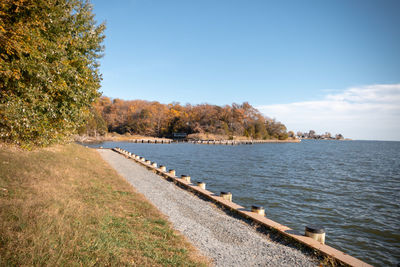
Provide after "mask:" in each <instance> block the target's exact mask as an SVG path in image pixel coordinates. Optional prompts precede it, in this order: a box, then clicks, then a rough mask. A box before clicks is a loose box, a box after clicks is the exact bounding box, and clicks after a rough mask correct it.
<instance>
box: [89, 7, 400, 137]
mask: <svg viewBox="0 0 400 267" xmlns="http://www.w3.org/2000/svg"><path fill="white" fill-rule="evenodd" d="M92 3H93V5H94V12H95V14H96V20H97V21H98V22H102V21H106V24H107V30H106V36H107V37H106V40H105V47H106V50H105V56H104V58H103V59H102V60H101V72H102V73H103V82H102V88H101V91H102V92H103V94H104V95H106V96H110V97H113V98H123V99H144V100H149V101H159V102H161V103H170V102H173V101H176V102H180V103H182V104H185V103H191V104H199V103H210V104H217V105H225V104H231V103H233V102H236V103H242V102H244V101H248V102H249V103H250V104H252V105H253V106H256V107H258V108H259V109H260V110H261V111H262V112H263V113H264V114H265V115H267V116H269V117H273V118H276V119H277V120H279V121H282V122H283V123H284V124H286V125H287V127H288V128H289V129H290V130H294V131H298V130H300V131H308V130H309V129H314V130H316V131H317V132H324V131H330V132H332V133H338V132H340V133H342V134H343V135H345V136H347V137H351V138H355V139H378V140H400V126H397V124H399V125H400V99H399V96H400V85H399V84H400V16H399V11H400V1H386V0H385V1H378V0H376V1H367V0H362V1H344V0H343V1H339V0H337V1H316V0H315V1H266V0H265V1H255V0H253V1H245V0H242V1H239V0H229V1H224V0H219V1H208V0H198V1H194V0H193V1H191V0H181V1H172V0H171V1H161V0H159V1H151V0H142V1H133V0H131V1H122V0H121V1H106V0H93V1H92ZM388 86H389V87H388ZM388 88H389V89H388ZM372 91H373V92H374V94H375V95H376V96H377V98H376V99H375V100H373V102H374V105H372V104H371V99H370V98H368V97H364V96H365V95H367V94H371V92H372ZM354 94H357V96H358V97H357V101H367V102H357V101H355V100H354ZM388 94H390V96H389V97H388ZM349 95H350V96H352V97H350V98H349ZM392 95H393V96H392ZM366 99H369V100H366ZM388 99H389V100H390V101H389V102H390V103H388V102H387V100H388ZM378 100H379V103H380V104H379V106H376V105H375V104H376V103H375V102H376V101H378ZM332 101H333V102H332ZM338 101H339V102H338ZM368 101H369V102H368ZM393 101H394V102H393ZM338 103H339V104H338ZM340 103H342V104H343V103H344V105H342V104H340ZM325 105H328V106H329V107H330V109H329V110H330V111H329V110H328V109H326V106H325ZM360 105H362V106H363V107H364V106H365V105H368V109H367V108H366V107H364V108H363V109H357V108H356V109H355V107H359V106H360ZM396 106H398V107H399V108H396ZM335 107H337V108H339V107H340V109H335ZM283 110H284V112H283ZM366 110H368V112H367V111H366ZM322 111H323V112H325V113H323V112H322ZM328 111H329V112H331V113H330V114H326V112H328ZM355 112H356V113H357V114H358V113H360V114H359V116H361V117H362V119H360V118H359V117H357V119H356V118H353V119H354V120H357V121H358V122H360V123H359V124H357V123H343V118H347V120H348V118H349V116H346V115H354V113H355ZM371 112H372V113H371ZM301 113H304V114H301ZM322 113H323V114H326V118H327V117H329V118H330V119H329V120H328V119H322V118H321V116H319V119H318V118H316V117H317V116H310V114H322ZM335 113H336V116H335ZM337 113H340V114H341V115H340V116H337ZM377 113H378V114H381V116H375V115H376V114H377ZM388 113H390V114H388ZM290 114H296V116H292V117H291V116H290ZM371 114H374V117H373V118H374V120H377V121H376V123H379V122H380V123H381V124H380V125H379V126H380V127H384V128H382V129H379V130H374V131H373V132H372V131H371V127H370V126H369V125H370V124H371V121H370V120H369V119H368V117H369V116H370V115H371ZM328 115H329V116H328ZM294 117H296V119H295V118H294ZM361 121H363V123H361ZM355 122H356V121H355ZM383 122H384V123H383ZM372 123H373V122H372ZM388 131H389V133H388Z"/></svg>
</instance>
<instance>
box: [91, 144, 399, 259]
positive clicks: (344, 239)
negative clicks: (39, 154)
mask: <svg viewBox="0 0 400 267" xmlns="http://www.w3.org/2000/svg"><path fill="white" fill-rule="evenodd" d="M100 145H102V146H103V147H116V146H118V147H121V148H124V149H126V150H128V151H130V152H132V153H135V154H138V155H140V156H143V157H145V158H146V159H150V160H152V161H155V162H157V163H158V164H159V165H160V164H162V165H166V166H167V169H175V170H176V172H177V175H181V174H187V175H189V176H191V177H192V181H203V182H205V183H206V184H207V189H208V190H210V191H212V192H215V193H219V192H220V191H230V192H232V194H233V201H234V202H236V203H238V204H240V205H242V206H244V207H247V208H250V207H251V205H254V204H256V205H261V206H263V207H264V208H265V211H266V215H267V217H268V218H270V219H272V220H274V221H277V222H279V223H281V224H284V225H287V226H289V227H291V228H293V229H295V230H298V231H301V232H304V227H305V225H307V224H320V225H323V226H324V227H325V229H326V232H327V234H326V239H327V240H326V244H327V245H330V246H332V247H335V248H337V249H339V250H341V251H344V252H346V253H348V254H350V255H352V256H354V257H357V258H359V259H361V260H363V261H365V262H368V263H370V264H373V265H376V266H396V265H397V264H398V263H399V262H400V233H399V230H400V215H399V210H400V142H379V141H314V140H303V141H302V142H301V143H299V144H296V143H294V144H291V143H288V144H258V145H240V146H223V145H195V144H182V143H181V144H169V145H166V144H134V143H126V142H106V143H102V144H100ZM93 146H96V145H93Z"/></svg>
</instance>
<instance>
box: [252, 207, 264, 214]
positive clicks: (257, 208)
mask: <svg viewBox="0 0 400 267" xmlns="http://www.w3.org/2000/svg"><path fill="white" fill-rule="evenodd" d="M251 212H255V213H257V214H259V215H261V216H265V209H264V208H263V207H261V206H256V205H253V206H251Z"/></svg>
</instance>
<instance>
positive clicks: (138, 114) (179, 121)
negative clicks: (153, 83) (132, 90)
mask: <svg viewBox="0 0 400 267" xmlns="http://www.w3.org/2000/svg"><path fill="white" fill-rule="evenodd" d="M95 109H96V111H97V112H99V114H101V115H102V117H103V119H104V120H105V121H106V123H107V126H108V130H109V132H117V133H120V134H124V133H130V134H141V135H148V136H157V137H170V136H171V135H172V134H173V133H176V132H183V133H187V134H193V133H210V134H217V135H225V136H227V137H231V138H233V136H247V137H249V138H257V139H286V138H287V132H286V127H285V125H283V124H281V123H280V122H276V121H275V120H271V119H269V118H267V117H265V116H263V115H262V114H261V113H260V112H259V111H258V110H257V109H255V108H254V107H253V106H251V105H250V104H249V103H247V102H244V103H243V104H236V103H233V104H232V105H231V106H230V105H226V106H224V107H220V106H216V105H210V104H200V105H194V106H192V105H190V104H187V105H185V106H182V105H180V104H179V103H176V102H174V103H170V104H167V105H165V104H161V103H159V102H149V101H144V100H131V101H125V100H121V99H114V100H111V99H110V98H108V97H101V98H100V100H99V101H98V102H97V103H96V104H95Z"/></svg>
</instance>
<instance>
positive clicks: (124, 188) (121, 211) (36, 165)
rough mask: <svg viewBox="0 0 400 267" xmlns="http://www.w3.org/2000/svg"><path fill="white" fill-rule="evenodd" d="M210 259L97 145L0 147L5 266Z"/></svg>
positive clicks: (0, 257)
mask: <svg viewBox="0 0 400 267" xmlns="http://www.w3.org/2000/svg"><path fill="white" fill-rule="evenodd" d="M207 264H209V262H208V261H207V260H206V259H205V258H203V257H201V256H199V255H198V254H197V252H196V251H195V249H194V248H193V247H192V246H191V245H190V244H188V242H186V241H185V240H184V238H183V237H182V236H181V235H179V234H177V233H176V232H174V231H173V230H172V228H171V225H170V224H169V222H167V221H166V220H165V218H163V216H162V214H160V213H159V212H158V210H157V209H156V208H154V207H153V206H152V205H151V204H149V202H147V201H146V199H145V198H144V197H143V196H142V195H140V194H138V193H137V192H135V190H134V188H133V187H132V186H130V185H129V184H128V183H127V182H126V181H125V180H124V179H123V178H121V177H120V176H118V175H117V173H116V172H115V171H114V170H113V169H111V168H110V167H109V166H108V165H107V164H106V163H105V162H104V161H103V160H102V159H101V158H100V156H99V155H98V154H97V153H96V152H95V151H93V150H90V149H87V148H84V147H81V146H78V145H65V146H54V147H51V148H47V149H37V150H35V151H21V150H19V149H16V148H14V147H10V146H5V145H2V146H0V265H1V266H5V265H6V266H8V265H12V266H15V265H17V266H28V265H29V266H31V265H47V266H49V265H51V266H54V265H67V266H70V265H73V266H76V265H83V266H93V265H113V266H117V265H118V266H119V265H145V266H157V265H179V266H198V265H207Z"/></svg>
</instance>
